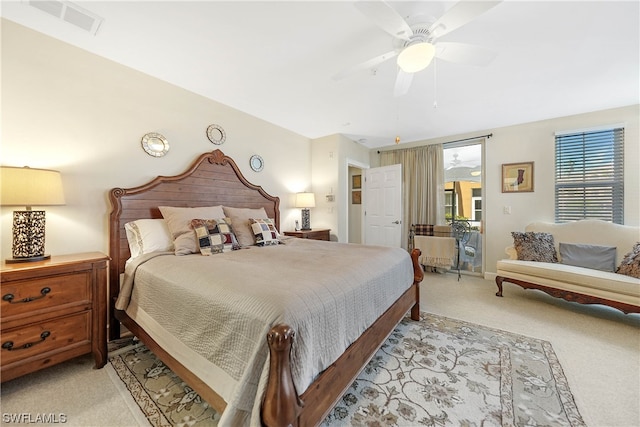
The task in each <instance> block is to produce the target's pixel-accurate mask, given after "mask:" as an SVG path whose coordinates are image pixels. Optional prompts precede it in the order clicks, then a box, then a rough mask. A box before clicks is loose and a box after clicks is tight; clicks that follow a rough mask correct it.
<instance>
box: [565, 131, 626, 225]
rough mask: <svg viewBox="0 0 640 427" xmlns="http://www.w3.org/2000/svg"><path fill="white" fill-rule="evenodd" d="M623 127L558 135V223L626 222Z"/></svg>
mask: <svg viewBox="0 0 640 427" xmlns="http://www.w3.org/2000/svg"><path fill="white" fill-rule="evenodd" d="M623 156H624V128H621V127H619V128H614V129H606V130H597V131H590V132H581V133H571V134H564V135H556V200H555V201H556V222H567V221H576V220H580V219H586V218H589V219H602V220H605V221H610V222H614V223H618V224H623V221H624V217H623V216H624V179H623V177H624V173H623Z"/></svg>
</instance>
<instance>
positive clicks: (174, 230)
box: [158, 206, 225, 255]
mask: <svg viewBox="0 0 640 427" xmlns="http://www.w3.org/2000/svg"><path fill="white" fill-rule="evenodd" d="M158 208H159V209H160V212H161V213H162V216H163V218H164V219H165V220H166V221H167V226H168V227H169V231H170V232H171V237H173V247H174V250H175V254H176V255H189V254H195V253H198V245H197V243H196V239H194V235H193V228H192V227H191V220H192V219H193V218H224V217H225V214H224V211H223V210H222V206H203V207H196V208H184V207H174V206H159V207H158Z"/></svg>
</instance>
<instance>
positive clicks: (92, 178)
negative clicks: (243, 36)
mask: <svg viewBox="0 0 640 427" xmlns="http://www.w3.org/2000/svg"><path fill="white" fill-rule="evenodd" d="M1 31H2V112H1V118H2V130H1V137H2V146H1V163H2V165H7V166H25V165H28V166H31V167H40V168H50V169H56V170H59V171H60V172H61V173H62V178H63V185H64V189H65V196H66V205H65V206H51V207H48V208H46V211H47V235H46V250H47V252H49V253H52V254H65V253H73V252H83V251H103V252H107V251H108V234H107V233H108V216H109V211H110V205H109V202H108V199H107V193H108V191H109V189H111V188H113V187H134V186H138V185H141V184H143V183H145V182H147V181H148V180H149V179H151V178H153V177H155V176H157V175H175V174H178V173H181V172H183V171H184V170H185V169H186V168H187V167H188V166H189V165H190V164H191V163H192V162H193V161H194V160H195V159H196V157H198V156H199V155H200V154H202V153H204V152H209V151H212V150H214V149H216V148H218V146H215V145H213V144H212V143H211V142H209V140H208V139H207V138H206V134H205V131H206V128H207V126H208V125H210V124H212V123H217V124H220V125H221V126H222V127H223V128H224V129H225V131H226V134H227V140H226V142H225V143H224V144H223V145H221V146H219V148H220V149H222V151H223V152H224V153H225V154H227V155H229V156H231V157H232V158H234V159H235V160H236V162H237V163H238V166H239V167H240V169H241V170H242V172H243V173H244V175H245V177H246V178H247V179H248V180H249V181H251V182H254V183H256V184H258V185H261V186H262V187H263V188H264V189H265V190H266V191H267V192H268V193H270V194H273V195H276V196H279V197H280V198H281V210H282V228H284V229H292V228H293V221H294V220H295V219H296V218H297V217H298V216H299V213H298V212H297V210H296V209H293V203H292V196H291V195H292V194H293V193H295V192H297V191H301V190H304V189H305V188H308V187H309V186H310V179H311V176H310V167H311V163H310V158H311V142H310V140H309V139H307V138H305V137H302V136H300V135H297V134H295V133H292V132H290V131H288V130H286V129H282V128H279V127H277V126H274V125H272V124H270V123H267V122H265V121H263V120H260V119H257V118H255V117H252V116H249V115H247V114H245V113H242V112H239V111H237V110H234V109H232V108H229V107H227V106H225V105H222V104H219V103H216V102H214V101H211V100H209V99H206V98H203V97H201V96H198V95H196V94H194V93H191V92H189V91H186V90H183V89H180V88H178V87H176V86H172V85H170V84H168V83H165V82H162V81H160V80H158V79H155V78H152V77H149V76H147V75H145V74H142V73H140V72H137V71H134V70H132V69H130V68H126V67H123V66H121V65H118V64H116V63H114V62H111V61H108V60H106V59H104V58H101V57H98V56H96V55H93V54H90V53H87V52H86V51H83V50H81V49H78V48H76V47H72V46H70V45H67V44H65V43H62V42H60V41H57V40H55V39H52V38H50V37H47V36H44V35H42V34H40V33H37V32H34V31H32V30H29V29H26V28H25V27H22V26H19V25H17V24H15V23H12V22H11V21H6V20H2V28H1ZM158 66H162V60H161V58H159V59H158ZM212 78H215V76H212ZM247 95H248V96H249V95H250V94H247ZM147 132H159V133H161V134H163V135H164V136H165V137H166V138H167V139H168V141H169V143H170V147H171V148H170V151H169V153H168V154H167V155H166V156H165V157H162V158H152V157H150V156H148V155H147V154H146V153H145V152H144V151H143V150H142V148H141V145H140V139H141V138H142V136H143V135H144V134H145V133H147ZM253 154H259V155H261V156H262V157H263V159H264V161H265V167H264V170H263V171H262V172H260V173H256V172H253V171H252V170H251V169H250V168H249V157H250V156H251V155H253ZM285 154H286V155H285ZM13 210H14V208H12V207H3V208H2V209H1V211H0V214H1V217H0V219H1V228H0V230H1V242H2V246H1V250H2V253H1V256H2V258H7V257H10V256H11V222H12V219H11V216H12V211H13Z"/></svg>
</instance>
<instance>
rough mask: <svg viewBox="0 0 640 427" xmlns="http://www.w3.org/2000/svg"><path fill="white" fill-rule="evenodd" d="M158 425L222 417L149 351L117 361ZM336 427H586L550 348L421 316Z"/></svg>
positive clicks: (376, 361) (388, 347)
mask: <svg viewBox="0 0 640 427" xmlns="http://www.w3.org/2000/svg"><path fill="white" fill-rule="evenodd" d="M110 362H111V364H112V366H113V367H114V369H115V371H116V372H117V373H118V375H119V377H120V378H121V379H122V381H123V382H124V383H125V385H126V386H127V388H128V389H129V391H130V392H131V395H132V396H133V398H134V399H135V401H136V402H137V403H138V405H139V406H140V408H141V409H142V411H143V412H144V413H145V415H146V416H147V419H148V420H149V422H150V423H151V425H153V426H180V427H182V426H213V425H216V424H217V421H218V419H219V414H217V413H216V412H215V411H214V410H213V409H212V408H210V407H209V406H208V405H207V404H206V402H204V401H203V400H202V399H201V398H200V397H199V396H198V395H197V394H196V393H195V392H194V391H193V390H191V388H189V386H187V385H186V384H185V383H184V382H182V381H181V380H180V379H179V378H178V377H177V376H175V374H173V372H171V370H169V369H168V368H167V367H166V366H165V365H164V364H163V363H162V362H160V361H159V360H158V359H157V358H156V357H155V355H154V354H153V353H151V352H150V351H149V350H148V349H147V348H146V347H144V346H140V347H137V348H135V349H132V350H129V351H127V352H125V353H123V354H120V355H117V356H115V357H112V358H111V359H110ZM322 425H323V427H329V426H330V427H336V426H434V427H438V426H466V427H473V426H478V427H480V426H483V427H488V426H584V425H585V423H584V421H583V419H582V417H581V416H580V413H579V411H578V408H577V407H576V404H575V402H574V399H573V395H572V394H571V391H570V389H569V385H568V384H567V380H566V378H565V376H564V373H563V372H562V367H561V366H560V363H559V362H558V359H557V357H556V355H555V353H554V351H553V348H552V347H551V344H550V343H549V342H546V341H541V340H538V339H534V338H529V337H525V336H522V335H517V334H512V333H509V332H505V331H501V330H497V329H491V328H487V327H484V326H480V325H476V324H472V323H467V322H463V321H460V320H454V319H449V318H446V317H442V316H437V315H433V314H427V313H422V314H421V320H420V321H419V322H414V321H412V320H410V319H409V318H405V319H404V320H403V321H402V322H401V323H400V324H399V325H398V326H397V327H396V329H395V330H394V331H393V332H392V334H391V335H390V336H389V338H388V339H387V340H386V342H385V343H384V344H383V345H382V347H381V348H380V349H379V350H378V352H377V353H376V354H375V356H374V357H373V359H372V360H371V361H370V362H369V364H368V365H367V366H366V367H365V369H364V370H363V371H362V372H361V373H360V375H359V376H358V378H357V380H356V381H355V382H354V383H353V384H352V385H351V387H350V388H349V390H347V392H346V393H345V395H344V396H343V397H342V399H341V400H340V401H339V402H338V404H337V405H336V406H335V407H334V409H333V410H332V412H331V413H330V414H329V416H328V417H327V418H326V419H325V420H324V422H323V423H322Z"/></svg>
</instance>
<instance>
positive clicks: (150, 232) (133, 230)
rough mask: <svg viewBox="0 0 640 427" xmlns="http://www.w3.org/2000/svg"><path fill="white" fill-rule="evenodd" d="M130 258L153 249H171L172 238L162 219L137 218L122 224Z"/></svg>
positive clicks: (153, 250)
mask: <svg viewBox="0 0 640 427" xmlns="http://www.w3.org/2000/svg"><path fill="white" fill-rule="evenodd" d="M124 230H125V232H126V233H127V241H128V242H129V251H130V252H131V258H136V257H139V256H140V255H142V254H147V253H149V252H155V251H172V250H173V238H172V237H171V233H170V232H169V227H167V222H166V221H165V220H164V219H162V218H161V219H138V220H136V221H132V222H128V223H126V224H125V225H124Z"/></svg>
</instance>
